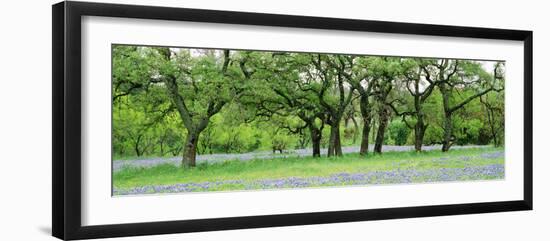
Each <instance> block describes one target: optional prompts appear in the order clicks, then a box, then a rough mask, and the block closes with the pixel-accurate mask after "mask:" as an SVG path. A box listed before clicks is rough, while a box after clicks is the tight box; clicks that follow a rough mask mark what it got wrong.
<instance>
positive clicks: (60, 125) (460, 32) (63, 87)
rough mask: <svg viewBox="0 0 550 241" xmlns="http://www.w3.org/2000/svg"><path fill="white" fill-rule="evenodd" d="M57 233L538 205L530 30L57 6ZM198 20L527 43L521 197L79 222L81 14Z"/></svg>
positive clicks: (81, 235)
mask: <svg viewBox="0 0 550 241" xmlns="http://www.w3.org/2000/svg"><path fill="white" fill-rule="evenodd" d="M52 16H53V17H52V18H53V19H52V24H53V33H52V37H53V39H52V51H53V53H52V62H53V70H52V73H53V74H52V80H53V81H52V82H53V86H52V92H53V93H52V94H53V99H52V103H53V113H52V115H53V120H52V123H53V125H52V136H53V138H52V143H53V144H52V148H53V149H52V153H53V154H52V173H53V182H52V185H53V186H52V189H53V195H52V211H53V212H52V233H53V236H55V237H57V238H60V239H66V240H68V239H87V238H106V237H119V236H135V235H150V234H168V233H185V232H199V231H213V230H228V229H244V228H261V227H276V226H289V225H308V224H322V223H336V222H351V221H367V220H381V219H397V218H413V217H427V216H442V215H458V214H474V213H489V212H503V211H519V210H532V208H533V154H532V153H533V151H532V146H533V143H532V133H533V127H532V120H533V98H532V93H533V42H532V41H533V32H532V31H522V30H505V29H490V28H474V27H459V26H443V25H429V24H414V23H397V22H384V21H366V20H353V19H336V18H323V17H306V16H290V15H276V14H262V13H245V12H228V11H214V10H197V9H184V8H171V7H152V6H137V5H120V4H105V3H90V2H60V3H57V4H55V5H53V6H52ZM82 16H104V17H120V18H135V19H158V20H175V21H195V22H207V23H230V24H245V25H258V26H281V27H298V28H312V29H328V30H351V31H366V32H378V33H395V34H413V35H426V36H449V37H467V38H481V39H497V40H517V41H523V43H524V76H523V77H524V81H525V83H524V84H525V88H524V126H523V128H524V154H523V155H524V180H523V181H524V186H523V189H524V194H523V199H522V200H510V201H502V202H484V203H464V204H456V205H434V206H421V207H403V208H383V209H368V210H342V211H333V212H315V213H295V214H282V215H263V216H246V217H232V218H211V219H198V220H174V221H165V222H147V223H138V222H136V223H130V224H114V225H99V226H82V224H81V213H82V210H81V209H82V207H81V138H82V137H83V136H82V134H81V108H82V107H81V88H82V85H81V57H82V56H81V55H82V52H81V17H82Z"/></svg>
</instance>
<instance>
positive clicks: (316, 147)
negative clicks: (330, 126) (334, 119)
mask: <svg viewBox="0 0 550 241" xmlns="http://www.w3.org/2000/svg"><path fill="white" fill-rule="evenodd" d="M309 132H310V135H311V143H312V145H313V157H321V138H322V132H321V130H319V129H318V128H316V127H314V126H310V127H309Z"/></svg>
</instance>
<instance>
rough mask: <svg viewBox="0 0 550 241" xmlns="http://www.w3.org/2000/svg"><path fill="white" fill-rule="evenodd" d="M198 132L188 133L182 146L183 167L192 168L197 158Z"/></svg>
mask: <svg viewBox="0 0 550 241" xmlns="http://www.w3.org/2000/svg"><path fill="white" fill-rule="evenodd" d="M199 134H200V132H195V133H188V134H187V138H186V139H185V145H184V146H183V159H182V161H181V164H182V165H183V166H184V167H194V166H195V164H196V161H195V160H196V158H197V144H198V143H199Z"/></svg>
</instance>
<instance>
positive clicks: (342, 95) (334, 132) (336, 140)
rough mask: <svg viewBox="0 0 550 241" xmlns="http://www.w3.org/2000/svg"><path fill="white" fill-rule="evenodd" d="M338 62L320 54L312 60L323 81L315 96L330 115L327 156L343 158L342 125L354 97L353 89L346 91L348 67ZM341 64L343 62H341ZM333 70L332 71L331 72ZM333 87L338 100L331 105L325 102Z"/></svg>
mask: <svg viewBox="0 0 550 241" xmlns="http://www.w3.org/2000/svg"><path fill="white" fill-rule="evenodd" d="M336 62H337V60H336V61H335V60H333V59H328V58H326V59H323V58H322V57H321V55H320V54H318V55H316V57H314V58H312V63H313V66H314V67H315V68H316V70H317V71H319V72H320V74H318V77H320V79H321V88H320V90H319V91H316V92H315V94H316V95H317V97H318V99H319V103H320V104H321V106H322V107H323V108H324V110H325V112H326V114H327V115H328V121H327V123H328V124H329V125H330V138H329V146H328V153H327V155H328V156H329V157H330V156H334V155H336V156H342V154H343V152H342V144H341V141H340V123H341V121H342V117H343V116H344V112H345V110H346V107H347V106H348V105H349V103H351V100H352V96H353V90H354V89H353V87H351V88H349V89H347V90H346V88H345V87H344V78H345V77H344V73H345V70H346V66H345V65H344V64H338V63H336ZM340 63H341V62H340ZM329 68H331V70H329ZM331 86H335V87H336V89H335V93H336V96H337V98H338V101H337V103H336V104H335V105H334V104H331V103H328V102H327V100H325V94H326V93H327V91H329V89H330V87H331Z"/></svg>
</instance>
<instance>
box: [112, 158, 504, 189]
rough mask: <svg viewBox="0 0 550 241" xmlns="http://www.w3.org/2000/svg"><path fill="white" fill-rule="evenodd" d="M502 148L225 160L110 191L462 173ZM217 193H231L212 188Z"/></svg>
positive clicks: (128, 170)
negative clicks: (448, 170)
mask: <svg viewBox="0 0 550 241" xmlns="http://www.w3.org/2000/svg"><path fill="white" fill-rule="evenodd" d="M502 150H503V148H470V149H456V150H451V151H449V152H446V153H443V152H441V151H438V150H434V151H427V152H422V153H416V152H414V151H410V152H387V153H384V154H382V155H375V154H369V155H368V156H359V155H358V154H347V155H344V156H343V157H331V158H328V157H321V158H313V157H288V158H275V159H261V160H250V161H238V160H228V161H225V162H221V163H214V164H199V165H197V166H196V167H194V168H181V167H179V166H175V165H172V164H161V165H158V166H154V167H149V168H146V167H124V168H123V169H121V170H120V171H118V172H115V173H114V175H113V185H114V187H115V188H120V189H126V188H133V187H139V186H147V185H169V184H176V183H191V182H194V183H198V182H215V181H225V180H243V181H255V180H261V179H277V178H287V177H316V176H330V175H333V174H336V173H344V172H345V173H366V172H371V171H390V170H397V169H401V170H403V169H414V170H427V169H439V168H464V167H472V166H485V165H490V164H503V163H504V157H497V158H494V157H484V156H480V155H481V154H486V153H494V152H499V151H502ZM218 188H221V189H223V190H230V189H232V188H234V189H240V188H237V187H231V185H229V186H228V187H218Z"/></svg>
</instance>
